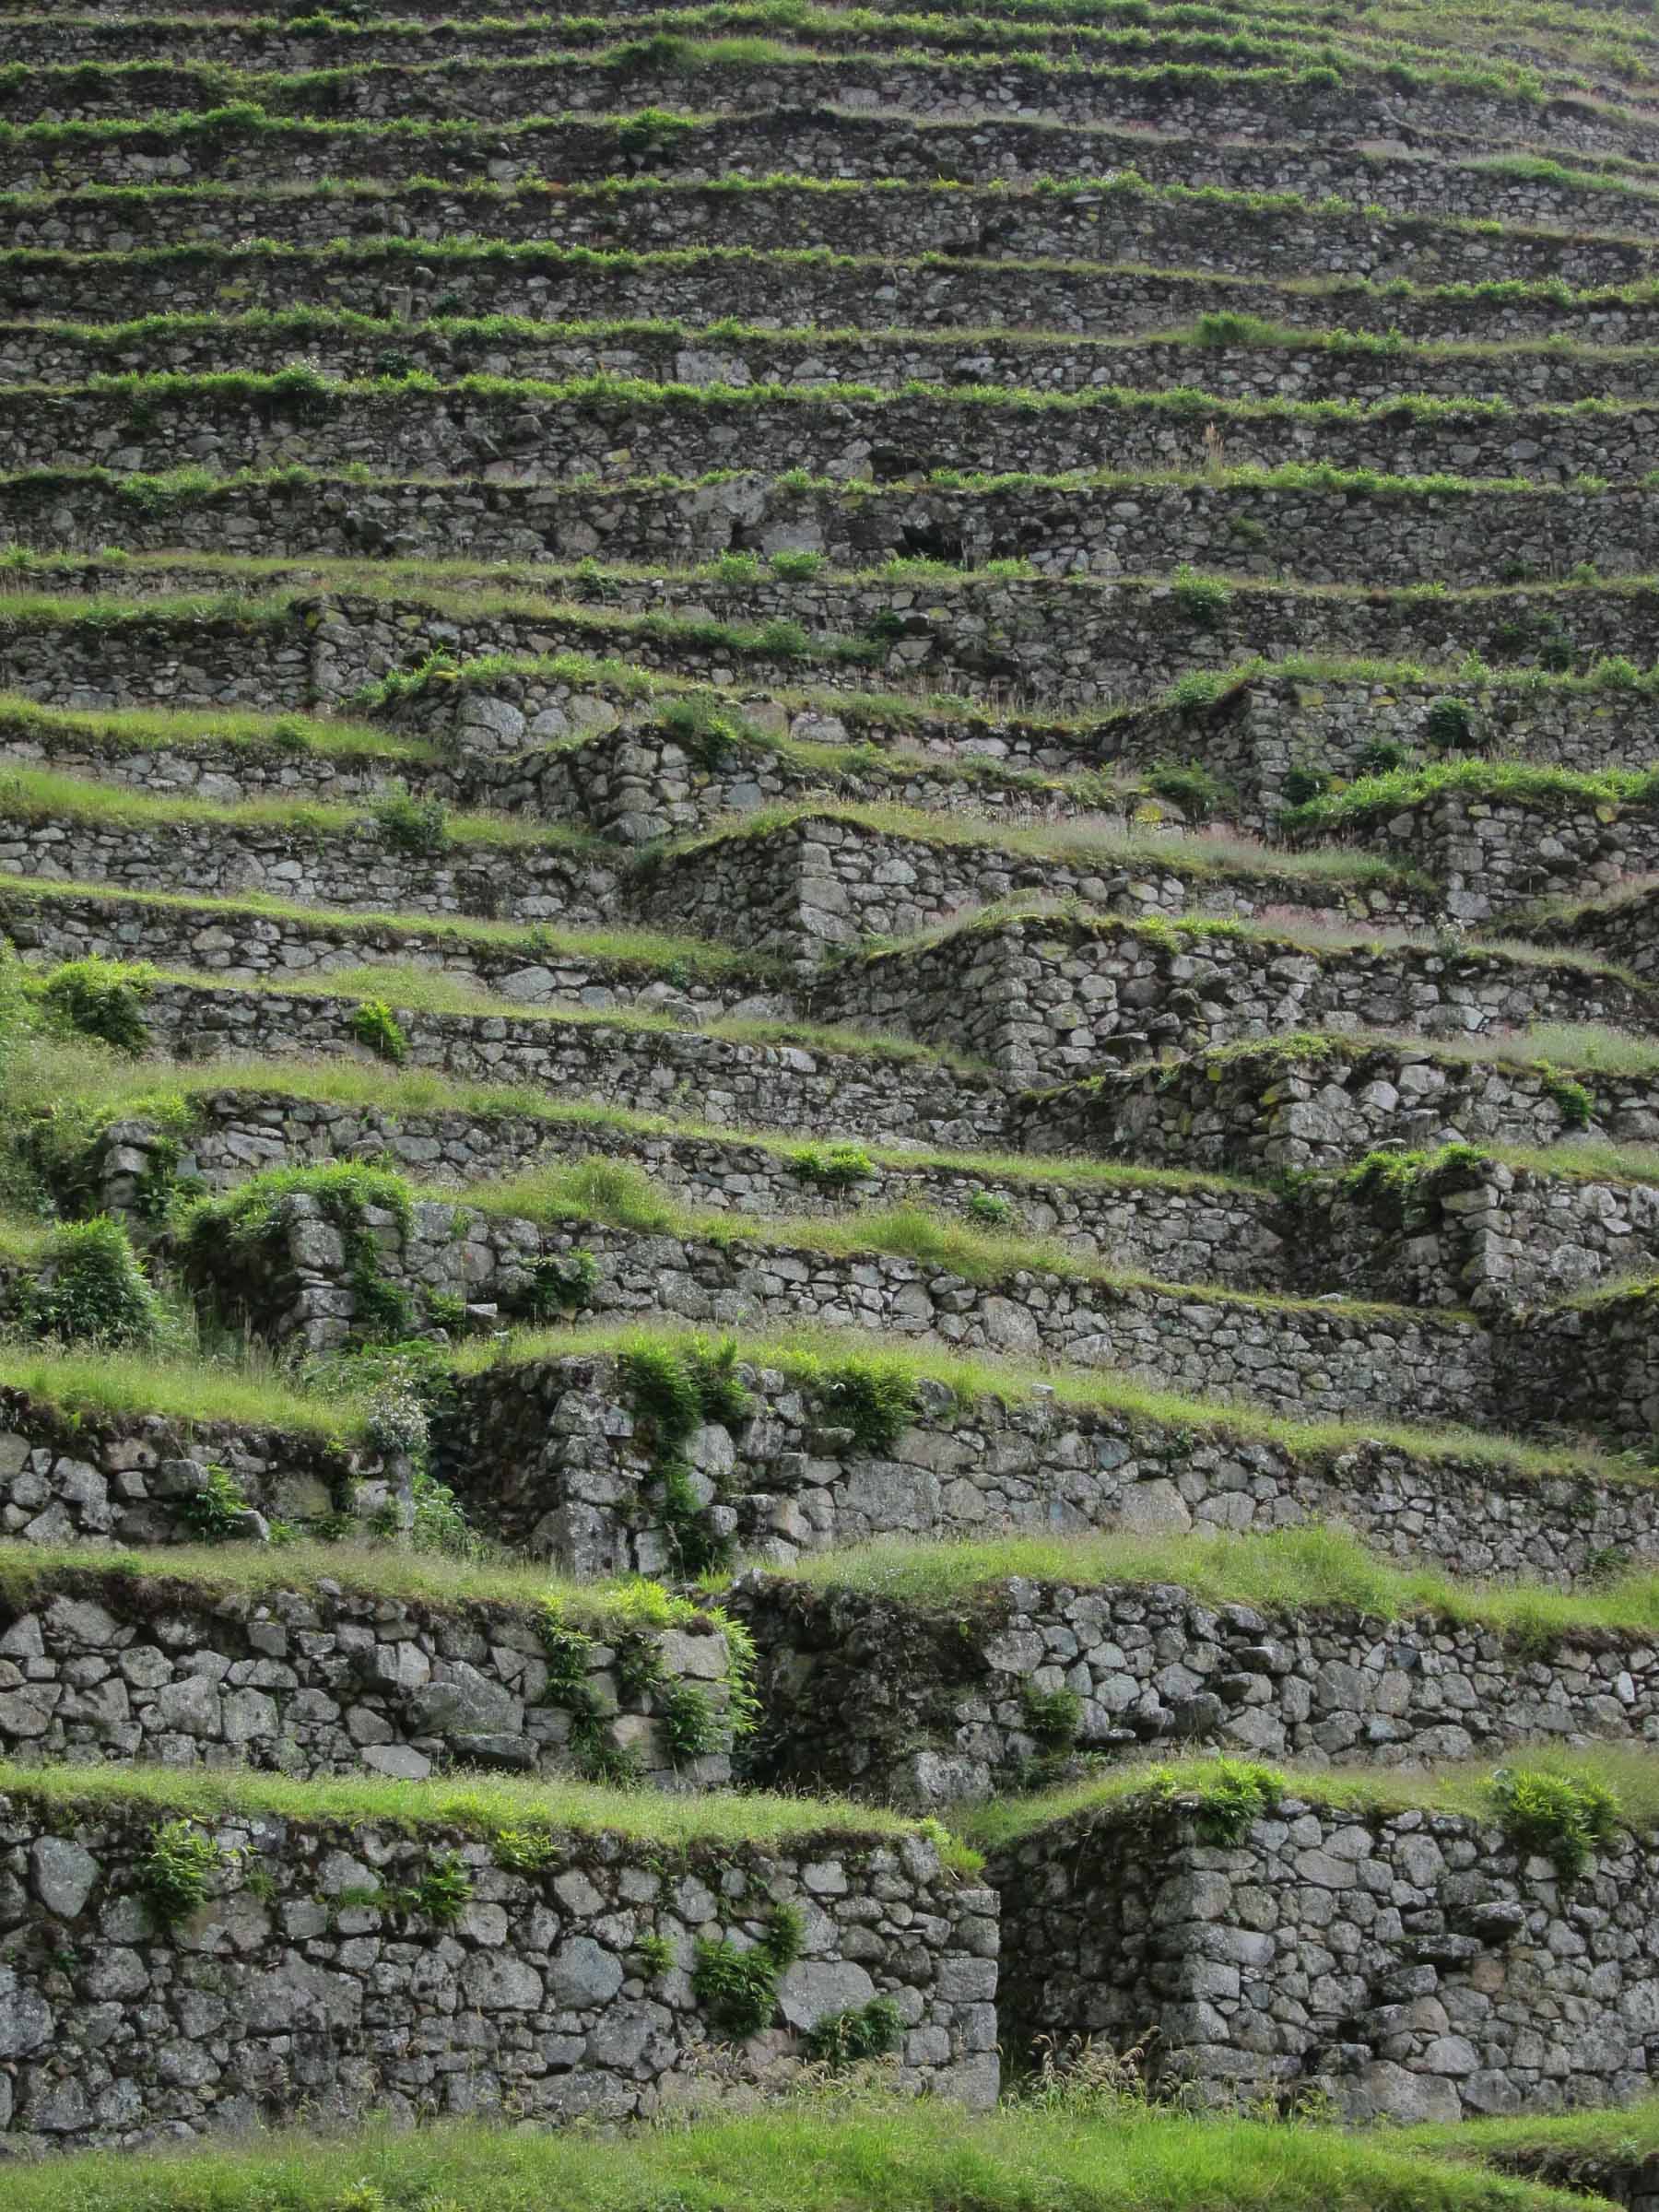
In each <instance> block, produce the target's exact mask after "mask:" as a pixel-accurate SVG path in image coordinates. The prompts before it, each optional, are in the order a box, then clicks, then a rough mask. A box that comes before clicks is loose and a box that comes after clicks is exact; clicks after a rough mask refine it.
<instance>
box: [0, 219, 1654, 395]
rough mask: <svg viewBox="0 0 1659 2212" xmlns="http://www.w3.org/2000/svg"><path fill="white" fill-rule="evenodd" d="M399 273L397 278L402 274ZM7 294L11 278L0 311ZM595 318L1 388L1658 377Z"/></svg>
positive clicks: (253, 342)
mask: <svg viewBox="0 0 1659 2212" xmlns="http://www.w3.org/2000/svg"><path fill="white" fill-rule="evenodd" d="M189 204H190V206H191V208H192V210H193V212H194V221H195V224H196V226H197V229H198V231H199V229H200V226H201V225H202V224H203V222H204V221H206V222H209V223H211V219H212V218H211V215H210V214H209V212H208V208H207V206H206V205H205V204H204V202H203V200H202V199H201V198H200V197H199V196H193V198H192V199H191V201H190V203H189ZM1656 204H1659V203H1656ZM277 205H278V206H280V205H281V203H277ZM400 205H402V206H406V205H407V202H406V201H403V202H400ZM239 211H240V210H239ZM14 234H15V233H14ZM107 235H108V230H107V226H106V230H105V237H106V239H107ZM448 259H449V257H448V256H446V262H447V260H448ZM554 265H555V266H556V265H557V264H554ZM496 266H497V275H498V278H499V281H500V284H501V285H502V286H503V288H511V287H512V286H513V285H514V284H515V283H516V284H520V285H522V284H524V283H526V282H528V281H531V280H532V279H531V278H530V275H529V271H530V269H532V268H534V266H535V263H534V261H533V260H532V261H529V262H528V264H527V265H526V261H525V258H524V257H523V256H519V255H516V254H515V255H513V256H511V257H502V258H501V259H500V261H499V262H498V263H497V265H496ZM468 273H469V274H473V272H472V271H470V270H469V271H468ZM387 274H389V275H390V276H391V277H395V276H396V274H397V271H396V270H395V268H394V269H393V270H391V271H389V272H387ZM780 275H781V276H782V272H780ZM4 285H5V278H4V276H3V275H0V304H3V303H4V297H5V294H4ZM498 312H500V311H498ZM109 319H110V318H109V317H108V316H107V315H106V317H105V320H106V321H107V320H109ZM583 323H584V324H587V325H588V327H586V328H583V327H582V324H552V323H547V322H545V321H537V320H534V319H528V318H526V319H523V320H522V324H521V326H520V327H510V328H505V329H488V330H487V329H479V328H476V327H475V328H472V329H469V328H468V327H467V326H466V324H465V322H464V321H458V320H457V319H456V317H455V312H454V310H453V306H452V307H450V308H448V310H447V312H446V313H445V314H444V315H443V316H442V317H441V318H439V319H437V320H435V321H432V322H414V321H410V320H406V319H403V318H400V317H398V316H397V315H395V314H388V315H387V316H385V317H384V318H383V319H382V321H381V322H380V323H379V324H372V323H371V324H369V325H368V326H367V327H365V326H362V325H357V326H348V327H343V328H342V327H335V326H334V325H332V324H330V323H329V322H328V321H327V319H326V311H323V312H318V313H317V315H316V319H315V321H314V322H308V321H305V320H302V319H301V320H296V321H295V322H294V323H293V324H288V325H283V324H273V325H267V326H264V327H262V326H261V325H260V324H258V323H257V322H253V321H250V320H247V319H243V320H241V321H238V322H237V323H235V324H233V325H232V326H231V328H230V329H229V330H227V329H225V328H223V327H219V328H215V327H214V326H213V325H212V324H207V323H206V322H204V323H203V324H200V325H199V326H197V327H194V328H192V327H188V326H185V327H174V328H172V329H170V330H167V331H165V332H161V333H158V334H157V335H155V336H154V337H153V338H149V339H147V340H145V341H142V342H140V341H135V340H133V339H129V338H120V339H114V340H112V339H111V338H109V337H108V336H106V335H90V334H88V332H86V331H85V330H84V329H76V328H65V327H64V326H63V325H62V324H17V323H10V324H4V323H0V376H4V378H5V381H6V382H7V383H24V384H26V383H48V382H49V383H59V384H73V383H81V382H85V381H86V380H87V378H88V377H89V376H92V375H96V374H100V373H109V372H110V371H112V369H113V368H115V367H116V366H117V365H118V364H119V363H122V362H124V360H126V359H130V358H133V357H134V356H135V355H136V354H137V353H138V351H139V346H140V343H142V359H143V361H144V365H145V367H146V368H147V370H148V371H151V372H152V373H155V374H170V375H206V374H212V373H215V372H218V371H223V369H224V368H225V365H226V360H227V354H228V345H227V341H228V340H229V350H233V351H234V355H235V359H236V362H237V365H238V367H239V368H240V369H241V370H242V371H244V372H247V373H250V374H259V375H275V374H276V373H277V371H279V370H282V369H285V368H287V367H288V366H289V365H290V364H291V363H292V362H293V361H295V360H296V359H304V360H306V361H308V362H309V363H311V365H312V367H313V368H314V369H316V370H317V371H318V372H319V373H320V374H321V375H324V376H326V377H330V378H338V379H343V380H346V381H351V380H354V379H358V378H371V377H374V376H377V375H379V374H381V373H382V371H381V370H380V368H379V365H378V364H379V363H380V361H381V359H382V357H383V356H384V355H385V354H386V353H387V352H395V353H396V354H398V355H399V356H401V358H402V359H404V360H405V361H406V362H408V363H410V364H411V365H412V366H413V367H414V368H415V369H417V370H418V371H421V372H423V373H424V374H427V375H429V376H433V377H436V378H437V379H438V380H439V381H440V382H453V381H455V380H456V379H457V378H459V377H463V376H470V375H475V374H477V375H487V376H506V377H513V378H535V379H539V380H542V381H545V382H554V383H557V382H563V381H564V380H565V379H566V378H572V377H589V376H599V375H606V374H608V375H614V376H637V377H641V378H643V379H644V380H645V381H646V382H651V383H684V384H714V383H720V384H726V385H731V386H735V387H737V388H742V387H745V386H747V385H751V384H782V385H793V386H794V387H795V388H797V389H799V390H803V391H806V390H810V389H811V388H812V387H813V386H814V385H818V384H823V383H829V382H842V383H858V384H866V385H874V386H876V387H877V389H879V390H884V391H896V390H898V389H899V388H900V387H901V386H903V385H905V384H907V383H912V382H921V383H929V384H945V385H951V384H962V383H975V384H1004V385H1008V384H1018V385H1023V386H1028V387H1032V388H1035V389H1036V390H1038V391H1040V392H1043V393H1078V392H1085V391H1088V390H1089V389H1090V388H1091V387H1092V386H1095V385H1097V384H1100V383H1112V384H1122V385H1133V386H1136V387H1139V388H1140V389H1142V390H1146V391H1159V390H1167V389H1168V388H1170V387H1171V386H1173V385H1191V384H1193V383H1194V382H1196V383H1197V384H1198V385H1199V387H1200V389H1202V390H1203V391H1206V392H1208V393H1212V394H1215V395H1216V397H1217V398H1218V399H1223V400H1228V399H1232V400H1269V399H1280V398H1284V399H1294V400H1339V401H1358V402H1359V403H1361V404H1376V403H1378V402H1381V401H1386V400H1387V399H1389V398H1391V397H1392V396H1394V394H1397V393H1398V392H1399V390H1400V388H1401V385H1402V383H1403V382H1407V381H1408V382H1409V384H1410V388H1411V390H1412V392H1413V393H1414V394H1417V395H1418V396H1419V397H1420V396H1430V397H1438V398H1443V399H1451V400H1458V399H1466V398H1467V397H1468V395H1469V387H1470V382H1471V380H1472V379H1473V380H1474V381H1475V382H1477V386H1478V389H1479V391H1480V393H1481V394H1482V396H1483V397H1487V398H1493V397H1500V398H1505V399H1508V400H1509V401H1511V402H1512V404H1515V405H1518V406H1529V405H1540V404H1554V405H1559V406H1572V405H1575V404H1576V403H1577V402H1579V401H1581V400H1586V399H1613V400H1627V401H1628V400H1645V399H1647V398H1648V396H1649V394H1650V393H1651V391H1652V386H1653V362H1652V360H1651V359H1650V358H1649V357H1648V356H1647V355H1646V354H1645V353H1643V352H1635V351H1632V352H1628V353H1618V352H1607V351H1604V350H1601V349H1597V350H1595V351H1593V352H1589V353H1586V354H1583V355H1575V354H1573V353H1571V352H1567V351H1563V352H1560V353H1557V354H1550V353H1547V352H1541V351H1519V350H1517V351H1515V352H1513V353H1510V352H1505V351H1503V350H1501V349H1500V348H1494V349H1493V350H1492V351H1491V352H1489V353H1488V354H1487V355H1485V356H1484V357H1483V358H1481V359H1478V360H1477V361H1471V360H1470V359H1468V358H1467V357H1466V356H1461V357H1460V356H1451V357H1448V356H1444V355H1440V354H1436V353H1432V352H1429V351H1423V352H1420V353H1404V354H1400V353H1395V352H1393V351H1388V352H1380V351H1379V350H1378V349H1377V348H1376V347H1344V346H1342V345H1340V344H1338V345H1333V346H1320V345H1316V344H1310V345H1305V346H1302V347H1296V346H1295V345H1294V344H1287V345H1266V346H1254V347H1252V346H1243V345H1207V344H1206V345H1203V346H1202V347H1200V346H1194V345H1193V344H1190V343H1189V344H1181V343H1178V342H1172V341H1170V342H1162V343H1160V342H1159V341H1158V340H1157V339H1152V338H1149V339H1147V341H1146V342H1144V343H1142V344H1138V345H1137V344H1135V343H1134V342H1133V341H1132V340H1130V341H1124V340H1119V339H1115V338H1114V339H1109V340H1102V339H1099V338H1096V339H1088V338H1085V337H1082V336H1072V337H1059V338H1053V337H1050V336H1048V335H1032V336H1027V335H1023V334H1014V333H1010V332H1007V331H992V332H987V333H984V334H976V335H972V336H967V335H964V336H962V337H957V336H954V335H952V334H951V333H950V332H949V331H948V330H946V331H941V332H938V333H935V334H932V335H927V334H924V333H919V332H916V331H908V332H907V331H903V330H886V331H881V332H865V331H861V330H836V329H835V328H834V326H833V323H832V322H831V323H830V324H829V325H827V326H826V327H825V328H823V329H822V330H821V331H818V330H815V331H810V332H807V333H805V334H803V333H801V332H798V331H797V332H793V333H792V332H786V331H781V330H780V331H774V330H770V329H766V330H759V331H745V332H742V333H740V334H733V333H731V332H729V331H722V332H720V333H719V334H718V335H707V334H705V333H704V332H703V331H701V330H700V329H699V328H698V327H697V326H696V325H695V324H691V325H682V326H681V327H680V328H679V329H677V330H676V329H674V328H673V327H672V326H670V327H669V328H667V329H663V330H658V329H653V327H652V326H651V325H650V324H635V325H633V326H631V327H630V326H629V325H627V324H614V323H613V324H609V325H606V324H600V323H597V322H596V320H595V319H594V318H593V317H591V316H589V317H584V318H583Z"/></svg>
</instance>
